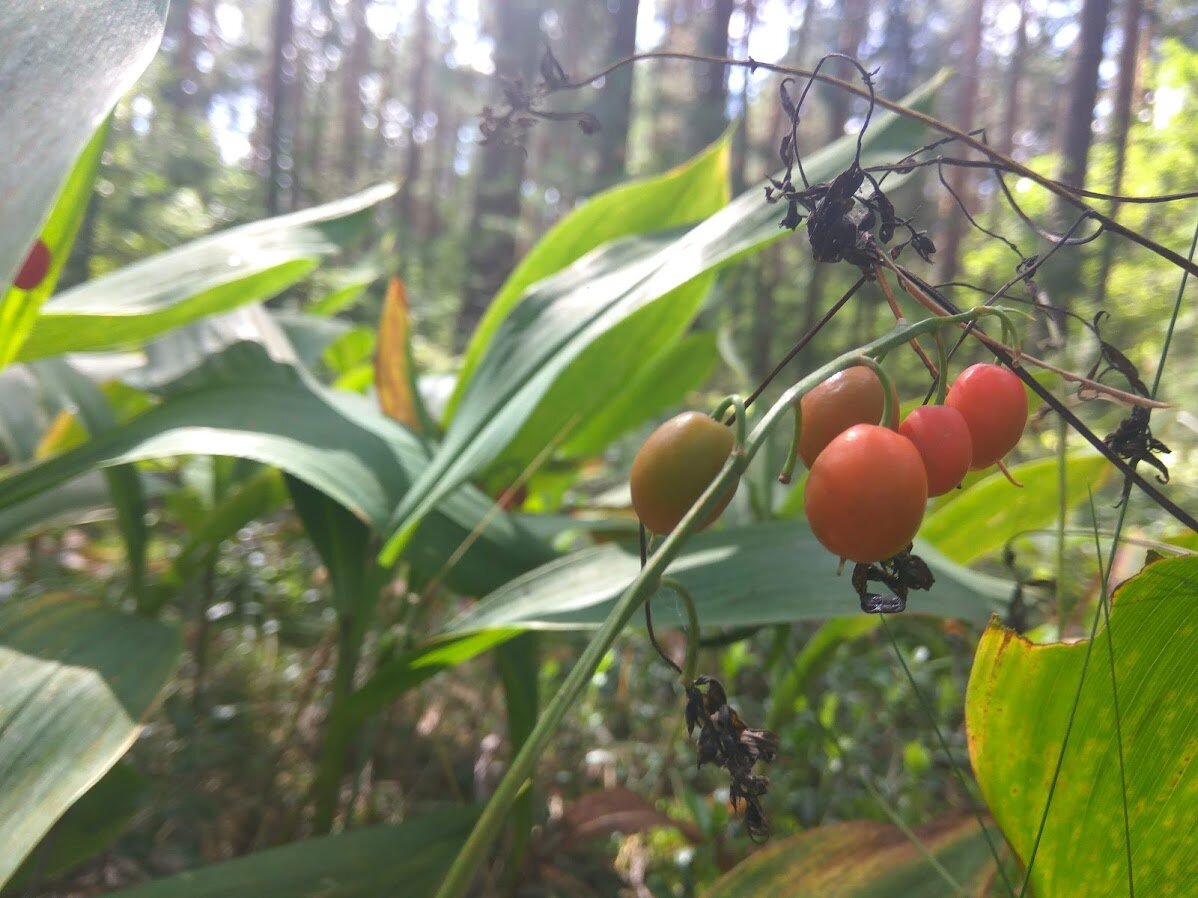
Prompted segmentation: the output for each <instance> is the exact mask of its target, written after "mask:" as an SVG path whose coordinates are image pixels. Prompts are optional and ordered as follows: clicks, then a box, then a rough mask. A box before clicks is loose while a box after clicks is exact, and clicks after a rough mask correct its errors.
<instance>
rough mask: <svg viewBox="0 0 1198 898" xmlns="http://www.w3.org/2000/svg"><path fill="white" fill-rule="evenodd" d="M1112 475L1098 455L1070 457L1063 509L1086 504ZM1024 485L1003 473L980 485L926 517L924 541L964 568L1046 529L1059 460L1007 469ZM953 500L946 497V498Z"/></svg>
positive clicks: (1053, 512)
mask: <svg viewBox="0 0 1198 898" xmlns="http://www.w3.org/2000/svg"><path fill="white" fill-rule="evenodd" d="M1113 470H1114V469H1113V468H1112V467H1111V465H1110V464H1109V463H1108V462H1107V460H1106V459H1105V458H1103V457H1102V456H1101V455H1097V454H1090V453H1085V454H1082V453H1078V454H1076V455H1070V456H1069V458H1068V464H1067V467H1066V475H1065V476H1066V492H1065V495H1066V502H1065V505H1066V508H1075V507H1076V506H1077V505H1078V504H1080V503H1082V502H1085V501H1086V497H1087V496H1088V495H1089V490H1091V489H1097V488H1098V487H1099V486H1100V485H1101V484H1102V483H1103V481H1105V480H1106V478H1107V477H1109V476H1110V474H1111V471H1113ZM1011 476H1013V477H1014V478H1015V479H1016V480H1018V481H1019V482H1020V483H1022V484H1023V489H1019V488H1018V487H1016V486H1013V485H1012V484H1011V482H1010V481H1009V480H1007V478H1006V477H1004V476H1003V474H1002V472H1001V471H995V472H994V473H993V474H990V475H988V476H987V477H984V478H983V479H982V480H979V481H978V482H977V483H975V484H974V485H973V486H971V487H969V488H967V489H965V490H963V491H962V492H961V493H960V494H959V495H956V496H954V497H953V498H952V501H950V502H948V503H947V504H945V505H942V506H941V507H939V508H938V509H936V511H934V512H932V513H931V514H930V515H928V516H927V517H926V518H925V519H924V522H923V526H922V527H921V528H920V529H919V535H920V537H921V538H922V539H924V540H926V541H927V542H929V543H931V544H932V545H934V546H935V547H936V548H937V549H939V550H940V551H941V552H943V553H944V554H945V555H947V556H948V557H949V558H951V559H953V560H954V561H957V562H959V563H961V564H967V563H969V562H971V561H973V560H975V559H977V558H981V557H982V556H983V555H986V554H987V553H989V552H994V551H997V550H999V549H1001V548H1002V547H1003V546H1004V545H1005V544H1006V542H1007V540H1009V539H1010V538H1011V537H1012V536H1014V535H1015V534H1017V533H1021V532H1023V531H1025V530H1035V529H1037V528H1040V527H1047V526H1048V525H1049V524H1051V523H1052V522H1053V521H1055V520H1056V519H1057V514H1058V510H1059V498H1058V496H1057V460H1056V459H1055V458H1042V459H1040V460H1038V461H1033V462H1028V463H1027V464H1025V465H1020V466H1019V467H1017V468H1012V469H1011ZM952 495H953V494H951V493H950V496H952Z"/></svg>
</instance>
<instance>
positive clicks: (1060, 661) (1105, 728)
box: [966, 558, 1198, 898]
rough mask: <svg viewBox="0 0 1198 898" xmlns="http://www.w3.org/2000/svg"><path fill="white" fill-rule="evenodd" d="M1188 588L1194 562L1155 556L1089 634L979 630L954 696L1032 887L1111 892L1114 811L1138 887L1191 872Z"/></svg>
mask: <svg viewBox="0 0 1198 898" xmlns="http://www.w3.org/2000/svg"><path fill="white" fill-rule="evenodd" d="M1196 597H1198V559H1196V558H1179V559H1175V560H1170V561H1160V562H1157V563H1156V564H1152V565H1149V566H1148V567H1147V568H1146V569H1145V570H1144V571H1142V572H1141V573H1140V574H1139V575H1137V576H1136V577H1134V578H1133V579H1131V580H1129V581H1128V582H1127V583H1125V584H1124V585H1123V586H1122V587H1120V589H1119V590H1118V591H1117V592H1116V594H1115V596H1114V602H1113V605H1114V607H1113V608H1112V609H1111V616H1110V626H1109V628H1108V627H1104V628H1102V629H1100V630H1099V632H1098V634H1097V636H1096V638H1095V639H1094V640H1093V641H1092V642H1091V641H1085V642H1079V643H1073V644H1054V645H1035V644H1033V643H1030V642H1028V641H1027V640H1025V639H1022V638H1020V637H1019V636H1018V635H1016V634H1014V633H1012V632H1010V631H1008V630H1005V629H1003V628H1002V627H1000V626H997V625H991V626H990V627H988V628H987V629H986V632H985V633H984V634H983V635H982V640H981V642H980V643H979V645H978V651H977V656H976V657H975V659H974V666H973V673H972V674H971V676H970V680H969V692H968V696H967V698H966V723H967V725H968V731H969V749H970V751H969V753H970V759H971V761H972V763H973V768H974V770H975V771H976V772H977V778H978V783H979V785H980V786H981V788H982V793H983V794H984V795H985V797H986V802H987V804H988V805H989V807H990V810H991V813H993V814H994V818H995V820H997V821H998V824H999V825H1000V826H1001V827H1002V830H1003V833H1004V834H1005V835H1006V837H1007V839H1008V841H1010V843H1011V845H1012V847H1013V848H1014V849H1015V852H1016V854H1017V855H1018V856H1019V858H1020V860H1021V861H1022V863H1023V864H1024V865H1025V866H1027V865H1029V864H1032V858H1033V852H1035V862H1034V864H1032V865H1031V871H1030V883H1031V888H1032V890H1033V891H1034V892H1035V894H1036V895H1038V896H1043V898H1057V896H1063V895H1079V894H1090V893H1094V894H1099V893H1107V894H1109V893H1111V892H1115V893H1121V892H1122V891H1123V888H1124V887H1125V885H1126V883H1127V881H1128V872H1127V852H1126V851H1125V848H1124V846H1125V845H1126V844H1127V840H1126V839H1125V834H1124V813H1125V809H1126V813H1127V814H1128V816H1129V827H1130V844H1131V848H1130V851H1131V857H1132V861H1133V863H1134V869H1135V889H1136V892H1137V893H1142V894H1145V895H1169V894H1179V895H1180V894H1184V893H1185V892H1186V891H1187V890H1188V889H1189V888H1191V886H1192V884H1193V883H1194V882H1195V881H1196V880H1198V861H1196V860H1195V857H1194V854H1193V852H1192V851H1191V850H1190V847H1191V845H1192V840H1193V831H1192V830H1191V829H1190V828H1189V827H1187V826H1184V825H1181V823H1180V821H1181V820H1183V819H1184V818H1185V816H1186V815H1187V814H1188V813H1189V810H1188V809H1190V808H1192V807H1193V806H1194V802H1195V800H1196V799H1198V775H1196V774H1195V768H1194V765H1193V764H1192V763H1191V761H1192V760H1193V750H1194V737H1193V720H1194V712H1195V699H1194V695H1195V694H1196V684H1195V683H1194V666H1193V658H1194V653H1195V652H1196V651H1198V645H1195V640H1196V639H1198V624H1195V621H1194V615H1193V605H1194V600H1195V598H1196ZM1112 653H1113V660H1112V657H1111V656H1112ZM1083 674H1084V676H1085V680H1084V685H1083V686H1082V688H1081V694H1080V698H1078V699H1077V703H1076V704H1075V703H1074V699H1075V695H1076V694H1077V690H1078V684H1079V683H1082V682H1083V681H1082V677H1083ZM1112 676H1114V683H1112V680H1111V677H1112ZM1116 688H1117V696H1118V710H1116V708H1115V695H1116V692H1115V690H1116ZM1066 732H1068V733H1069V736H1068V743H1067V744H1065V743H1064V741H1063V738H1064V734H1065V733H1066ZM1062 752H1063V753H1064V757H1063V761H1062V764H1061V768H1060V773H1059V776H1058V774H1057V772H1056V769H1055V768H1056V765H1057V759H1058V757H1059V756H1060V755H1061V754H1062ZM1120 754H1122V757H1120ZM1124 771H1125V772H1124ZM1054 785H1055V788H1054ZM1050 794H1051V796H1052V799H1051V801H1052V803H1051V806H1049V807H1048V815H1047V818H1046V823H1045V825H1044V829H1043V836H1042V837H1041V836H1040V821H1041V818H1042V817H1043V815H1044V812H1045V807H1046V806H1048V801H1049V796H1050ZM1037 843H1039V844H1038V850H1037V848H1036V846H1037Z"/></svg>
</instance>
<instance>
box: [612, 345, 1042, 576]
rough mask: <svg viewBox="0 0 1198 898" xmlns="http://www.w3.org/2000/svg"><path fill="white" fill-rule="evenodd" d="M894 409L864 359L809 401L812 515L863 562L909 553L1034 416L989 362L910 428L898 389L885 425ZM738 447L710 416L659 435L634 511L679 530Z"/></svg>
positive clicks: (914, 416)
mask: <svg viewBox="0 0 1198 898" xmlns="http://www.w3.org/2000/svg"><path fill="white" fill-rule="evenodd" d="M884 408H885V401H884V388H883V386H882V382H881V380H880V379H879V378H878V375H877V374H876V373H874V371H873V369H872V368H870V367H867V366H864V365H861V366H856V367H852V368H848V369H846V370H844V371H842V372H840V373H839V374H836V375H834V376H832V377H830V378H828V380H826V381H824V382H823V383H822V384H820V385H819V386H817V387H816V388H815V389H813V390H811V391H810V392H809V393H807V394H806V395H805V396H804V397H803V398H802V399H801V400H800V403H799V413H800V418H801V427H800V429H799V438H798V446H797V451H798V455H799V457H800V458H801V459H802V460H803V463H804V464H805V465H806V466H807V468H808V470H809V472H810V473H809V474H808V477H807V485H806V490H805V492H804V496H803V504H804V510H805V512H806V514H807V520H808V522H809V523H810V524H811V530H812V532H813V533H814V534H815V536H816V538H817V539H818V540H819V541H820V542H821V543H822V544H823V545H824V546H825V548H827V549H828V550H829V551H830V552H832V553H833V554H835V555H837V556H839V557H840V558H846V559H849V560H851V561H854V562H857V563H858V564H871V563H875V562H882V561H886V560H888V559H891V558H894V557H895V556H897V555H900V554H901V553H903V552H904V550H906V548H907V547H908V546H909V545H910V543H911V540H912V539H913V538H914V536H915V534H916V532H917V531H918V530H919V526H920V524H921V523H922V522H923V516H924V511H925V509H926V507H927V501H928V499H929V498H931V497H934V496H940V495H943V494H944V493H947V492H948V491H949V490H951V489H953V488H954V487H956V486H958V485H959V484H960V483H961V480H962V478H964V477H965V475H966V473H968V472H969V471H970V470H980V469H983V468H988V467H990V466H991V465H993V464H995V463H997V462H999V461H1000V460H1001V459H1002V457H1003V456H1005V455H1006V454H1007V453H1008V452H1010V451H1011V450H1012V449H1013V448H1014V447H1015V444H1016V443H1018V442H1019V439H1020V437H1021V436H1022V435H1023V428H1024V426H1025V424H1026V423H1027V415H1028V402H1027V392H1026V390H1025V388H1024V385H1023V382H1022V381H1021V380H1020V379H1019V377H1018V376H1016V375H1015V374H1014V373H1012V372H1011V371H1010V370H1008V369H1006V368H1003V367H1002V366H1000V365H986V364H980V365H973V366H971V367H969V368H967V369H965V371H963V372H962V373H961V375H960V376H959V377H958V378H957V379H956V381H955V382H954V383H953V385H952V386H951V388H950V389H949V390H948V394H947V396H946V398H945V402H944V405H925V406H920V407H919V408H917V409H915V410H914V411H912V412H911V413H910V414H909V415H907V417H906V418H905V419H904V420H903V421H902V422H901V423H899V421H898V414H897V409H898V397H897V396H895V395H894V394H893V393H892V394H891V402H890V408H891V415H890V420H889V421H887V422H886V423H885V425H882V424H879V423H878V422H879V421H881V419H882V414H883V410H884ZM732 449H733V436H732V432H731V431H730V429H729V428H727V427H725V426H723V425H722V424H720V423H719V422H718V421H716V420H714V419H713V418H710V417H708V416H706V415H702V414H700V413H698V412H684V413H683V414H681V415H678V416H676V417H674V418H671V419H670V420H669V421H666V422H665V423H664V424H662V425H661V426H660V427H659V428H658V429H657V430H655V431H654V432H653V433H652V434H651V435H650V436H649V438H648V439H647V440H646V441H645V443H644V445H643V446H642V447H641V449H640V451H639V452H638V453H637V455H636V458H635V459H634V460H633V463H632V474H631V489H632V506H633V509H634V510H635V511H636V513H637V516H638V517H639V518H640V520H641V522H642V523H643V524H644V525H645V527H647V528H648V529H649V530H651V531H653V532H654V533H658V534H665V533H669V532H670V531H671V530H673V529H674V527H676V526H677V524H678V522H679V521H680V520H682V518H683V516H684V515H685V514H686V513H687V512H688V511H689V510H690V509H691V507H692V506H693V505H694V503H695V500H696V499H698V498H699V496H700V495H702V493H703V491H704V490H706V489H707V487H708V486H709V485H710V484H711V482H712V480H714V479H715V477H716V475H717V474H718V473H719V471H720V469H721V468H722V467H723V466H724V463H725V462H726V461H727V459H728V456H729V455H730V454H731V452H732ZM734 492H735V490H734V489H732V490H729V491H728V492H727V493H726V494H725V495H724V497H723V499H722V500H721V502H720V503H719V505H718V507H717V508H716V509H715V510H714V511H713V512H712V513H711V515H709V517H708V519H707V520H706V521H704V522H703V526H707V525H708V524H710V523H711V522H712V521H714V520H715V519H716V518H717V517H718V516H719V515H720V513H721V512H722V511H723V509H724V508H725V507H726V506H727V504H728V502H730V501H731V499H732V495H733V493H734Z"/></svg>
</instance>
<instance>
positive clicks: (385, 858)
mask: <svg viewBox="0 0 1198 898" xmlns="http://www.w3.org/2000/svg"><path fill="white" fill-rule="evenodd" d="M477 817H478V811H477V810H475V809H474V808H471V807H464V808H452V809H449V810H438V811H433V812H431V813H424V814H420V815H419V816H416V817H413V818H412V819H411V820H408V821H406V822H404V823H400V824H398V825H397V826H371V827H366V828H364V829H353V830H349V831H348V832H344V833H341V834H340V835H336V836H324V837H323V838H318V839H305V840H303V841H301V842H293V843H291V844H290V845H283V846H281V847H279V848H271V849H269V850H267V851H259V852H257V853H255V854H250V855H246V856H245V857H239V858H236V859H234V860H231V861H224V862H222V863H219V864H211V865H209V866H207V867H200V868H199V869H197V870H193V871H191V872H189V873H180V874H179V875H177V876H171V877H168V878H166V879H159V880H156V881H155V882H151V883H148V884H146V885H143V886H137V887H136V888H132V889H126V890H124V891H121V892H113V893H111V894H110V898H379V896H381V895H402V896H403V898H429V896H431V895H432V894H433V893H434V892H435V891H436V887H437V884H438V883H439V882H440V881H441V877H442V876H444V875H445V871H446V870H447V869H449V865H450V863H451V862H452V861H453V859H454V857H455V856H456V855H457V853H458V849H460V848H461V846H462V843H463V842H465V841H466V836H467V835H469V834H470V828H471V827H472V826H473V825H474V821H475V820H476V819H477Z"/></svg>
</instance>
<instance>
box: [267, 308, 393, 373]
mask: <svg viewBox="0 0 1198 898" xmlns="http://www.w3.org/2000/svg"><path fill="white" fill-rule="evenodd" d="M269 314H270V317H271V318H273V319H274V321H275V323H276V324H278V326H279V328H280V329H281V330H282V331H283V333H284V334H285V335H286V336H287V339H288V340H289V341H290V343H291V345H292V346H293V347H294V348H295V355H296V357H297V358H298V359H299V360H300V362H302V363H303V365H304V367H305V368H307V369H308V370H309V371H316V370H318V369H319V368H320V366H321V364H323V363H324V362H325V361H327V360H326V357H325V352H326V351H327V350H329V349H330V348H331V347H333V346H334V345H336V344H337V342H338V341H340V340H343V339H346V338H347V336H348V335H349V334H353V333H357V332H358V330H359V328H356V327H354V325H353V324H352V323H351V322H349V321H346V320H345V319H343V318H324V317H321V316H319V315H311V314H308V313H307V312H292V311H288V310H286V309H279V310H277V311H272V312H270V313H269ZM353 339H354V340H360V337H355V338H353ZM373 349H374V347H373V345H372V346H371V348H370V350H369V351H368V354H369V352H371V351H373Z"/></svg>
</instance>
